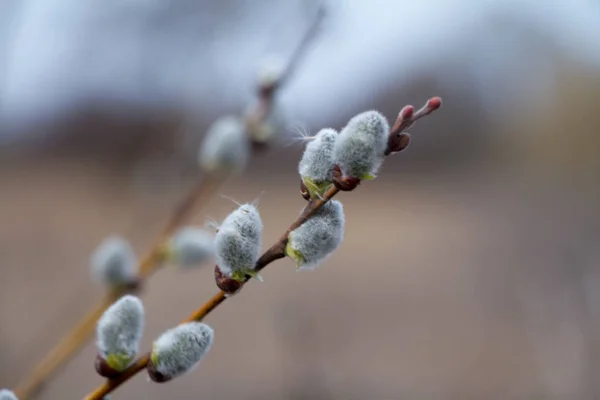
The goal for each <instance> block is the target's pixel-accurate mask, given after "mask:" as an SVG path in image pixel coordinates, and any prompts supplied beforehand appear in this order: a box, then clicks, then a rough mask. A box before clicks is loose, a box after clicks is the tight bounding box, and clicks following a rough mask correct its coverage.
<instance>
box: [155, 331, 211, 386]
mask: <svg viewBox="0 0 600 400" xmlns="http://www.w3.org/2000/svg"><path fill="white" fill-rule="evenodd" d="M213 339H214V331H213V329H212V328H211V327H210V326H208V325H206V324H203V323H201V322H188V323H185V324H181V325H178V326H176V327H175V328H173V329H169V330H168V331H166V332H165V333H163V334H162V335H161V336H160V337H159V338H158V339H157V340H156V341H155V342H154V345H153V347H152V353H151V354H150V362H149V363H148V375H150V378H151V379H152V380H153V381H155V382H166V381H169V380H171V379H173V378H176V377H178V376H180V375H182V374H185V373H187V372H190V371H191V370H192V369H194V367H195V366H196V365H198V363H199V362H200V360H201V359H202V358H203V357H204V356H205V355H206V353H208V351H209V350H210V347H211V346H212V343H213Z"/></svg>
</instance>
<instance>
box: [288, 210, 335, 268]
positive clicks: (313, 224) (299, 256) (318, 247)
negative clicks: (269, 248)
mask: <svg viewBox="0 0 600 400" xmlns="http://www.w3.org/2000/svg"><path fill="white" fill-rule="evenodd" d="M344 224H345V217H344V208H343V206H342V203H340V202H339V201H336V200H330V201H328V202H327V203H325V204H324V205H323V207H321V208H320V209H319V210H318V211H317V212H316V213H315V214H314V215H313V216H312V217H311V218H309V219H308V221H306V222H305V223H304V224H302V225H300V226H299V227H298V228H296V229H294V230H293V231H292V232H291V233H290V234H289V242H288V244H287V247H286V253H287V255H288V256H289V257H290V258H292V259H293V260H294V261H296V264H297V266H298V269H299V270H300V269H312V268H314V267H316V266H317V265H318V264H319V263H321V262H322V261H323V260H324V259H325V258H326V257H328V256H329V255H330V254H331V253H333V252H334V251H335V250H336V249H337V248H338V247H339V245H340V244H341V242H342V240H343V238H344Z"/></svg>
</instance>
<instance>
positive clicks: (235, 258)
mask: <svg viewBox="0 0 600 400" xmlns="http://www.w3.org/2000/svg"><path fill="white" fill-rule="evenodd" d="M262 229H263V224H262V220H261V219H260V214H259V213H258V209H257V208H256V207H255V206H253V205H252V204H242V205H241V206H240V207H238V208H237V209H236V210H235V211H233V212H232V213H231V214H229V215H228V216H227V218H225V220H224V221H223V223H222V224H221V226H220V227H219V232H217V235H216V236H215V246H216V252H217V253H216V261H217V265H218V266H219V269H220V270H221V273H223V274H224V275H225V276H232V275H233V274H234V273H236V272H238V273H243V272H248V271H252V270H253V269H254V264H255V263H256V261H257V260H258V256H259V252H260V247H261V235H262Z"/></svg>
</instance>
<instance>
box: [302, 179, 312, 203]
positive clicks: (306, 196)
mask: <svg viewBox="0 0 600 400" xmlns="http://www.w3.org/2000/svg"><path fill="white" fill-rule="evenodd" d="M300 194H301V195H302V198H304V200H306V201H309V200H310V193H309V192H308V188H307V187H306V185H305V184H304V180H303V179H302V178H300Z"/></svg>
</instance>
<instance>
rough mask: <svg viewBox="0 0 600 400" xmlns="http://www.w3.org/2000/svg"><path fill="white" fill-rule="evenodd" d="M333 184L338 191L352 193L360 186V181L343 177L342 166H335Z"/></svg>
mask: <svg viewBox="0 0 600 400" xmlns="http://www.w3.org/2000/svg"><path fill="white" fill-rule="evenodd" d="M333 184H334V185H335V187H336V188H337V189H338V190H341V191H344V192H350V191H352V190H354V189H356V187H357V186H358V185H360V179H358V178H353V177H351V176H343V175H342V170H340V166H339V165H337V164H336V165H334V166H333Z"/></svg>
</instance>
